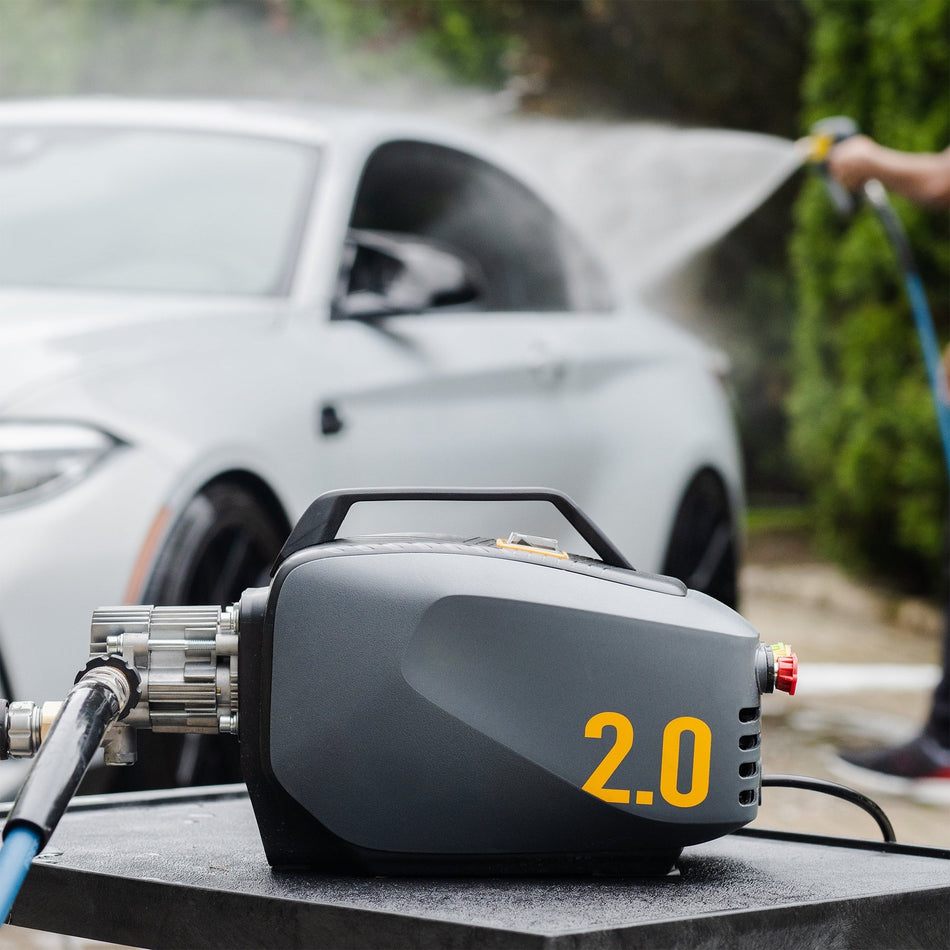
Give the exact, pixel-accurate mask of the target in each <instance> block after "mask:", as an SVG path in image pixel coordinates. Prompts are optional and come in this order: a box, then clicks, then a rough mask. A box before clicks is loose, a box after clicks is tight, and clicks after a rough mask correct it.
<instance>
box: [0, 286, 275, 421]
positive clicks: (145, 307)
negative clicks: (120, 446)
mask: <svg viewBox="0 0 950 950" xmlns="http://www.w3.org/2000/svg"><path fill="white" fill-rule="evenodd" d="M277 314H278V308H277V307H275V305H274V302H273V301H261V300H250V301H248V300H240V299H237V300H236V299H232V298H229V299H228V300H223V299H221V298H207V299H206V298H194V297H188V298H184V297H167V296H159V295H155V296H154V297H152V296H149V297H142V296H127V295H100V294H96V295H93V294H89V295H85V294H82V295H79V294H76V295H74V294H52V293H50V294H46V293H42V294H40V293H36V294H33V293H9V292H3V293H0V412H3V411H8V410H9V409H10V408H11V407H13V406H15V404H16V403H17V402H18V401H19V400H20V399H23V398H27V397H29V396H31V395H32V394H33V393H34V392H35V391H36V390H37V389H38V388H40V387H42V386H44V385H49V384H53V383H58V382H62V381H64V380H66V379H69V378H75V377H78V376H83V375H87V374H91V373H98V372H103V371H106V370H108V367H109V366H110V365H116V364H119V365H122V366H124V367H126V368H128V367H130V366H135V365H141V364H143V363H149V364H154V363H155V362H156V361H160V360H162V359H165V358H168V357H170V356H172V355H174V354H175V353H181V352H183V351H185V350H187V352H189V353H192V354H194V353H196V352H202V351H206V350H211V349H220V348H221V347H222V346H223V345H225V344H232V345H233V344H234V343H236V342H239V341H240V340H241V339H242V338H244V337H246V336H247V335H248V334H254V333H260V332H261V331H262V330H263V329H266V328H267V327H268V326H270V325H272V324H273V323H274V321H275V320H276V319H277Z"/></svg>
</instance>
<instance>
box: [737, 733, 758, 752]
mask: <svg viewBox="0 0 950 950" xmlns="http://www.w3.org/2000/svg"><path fill="white" fill-rule="evenodd" d="M758 744H759V734H758V733H757V732H754V733H752V735H749V736H739V748H740V749H742V750H743V751H744V752H745V751H747V750H749V749H754V748H756V747H757V746H758Z"/></svg>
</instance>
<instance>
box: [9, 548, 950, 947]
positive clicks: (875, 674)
mask: <svg viewBox="0 0 950 950" xmlns="http://www.w3.org/2000/svg"><path fill="white" fill-rule="evenodd" d="M741 587H742V613H743V614H744V615H745V616H746V618H747V619H748V620H749V621H750V622H751V623H752V624H754V625H755V626H756V627H757V628H758V629H759V631H760V633H761V634H762V638H763V640H765V641H766V642H768V643H774V642H777V641H783V642H786V643H790V644H791V645H792V647H793V648H794V649H795V651H796V652H797V653H798V655H799V658H800V660H801V664H802V666H801V675H800V678H799V689H798V691H797V692H796V695H795V696H793V697H790V696H786V695H785V694H784V693H780V694H775V695H771V696H766V697H765V702H764V704H763V722H762V749H763V771H764V773H765V774H770V773H779V772H781V773H790V774H795V775H805V776H810V777H814V778H821V779H826V780H830V781H840V780H841V779H840V777H839V776H838V775H836V774H835V772H834V771H833V766H834V760H835V750H836V749H838V748H842V747H844V748H858V747H867V746H872V745H876V744H880V743H891V742H895V743H896V742H900V741H903V740H904V739H907V738H910V737H911V736H913V735H914V734H915V733H916V731H917V729H918V728H919V726H920V724H921V723H922V722H923V720H924V718H925V716H926V712H927V709H928V707H929V699H930V690H931V689H932V684H933V683H934V682H935V680H934V677H935V675H936V665H937V663H938V659H939V649H940V632H941V629H942V627H941V624H942V618H941V616H940V614H939V612H938V611H937V610H936V609H935V608H934V607H933V606H931V605H929V604H926V603H923V602H920V601H914V600H907V599H902V598H899V597H896V596H894V595H893V594H891V593H889V592H887V591H884V590H881V589H878V588H874V587H871V586H868V585H865V584H860V583H856V582H854V581H853V580H850V579H849V578H848V577H846V576H845V574H844V573H843V572H842V571H841V570H839V569H838V568H836V567H835V566H833V565H831V564H828V563H826V562H823V561H821V560H819V559H817V558H815V557H814V556H813V555H812V553H811V552H810V550H809V548H808V545H807V544H806V543H804V542H803V540H802V539H801V537H800V536H799V535H797V534H794V533H786V534H782V533H774V532H773V533H771V534H766V535H761V536H756V537H753V538H752V540H751V541H750V543H749V549H748V551H747V556H746V565H745V567H744V569H743V575H742V584H741ZM851 784H854V783H851ZM855 787H859V786H857V785H855ZM861 790H863V791H865V792H866V793H868V794H870V795H871V797H872V798H874V800H875V801H877V802H878V804H880V805H881V806H882V807H883V809H884V811H885V812H886V813H887V815H888V817H889V818H890V819H891V822H892V823H893V825H894V829H895V831H896V834H897V840H898V841H900V842H904V843H908V844H922V845H928V846H931V847H942V848H950V805H945V806H935V805H925V804H921V803H918V802H915V801H911V800H908V799H906V798H903V797H899V796H893V795H886V794H880V793H878V792H876V791H872V790H870V789H861ZM754 827H761V828H775V829H782V830H788V831H801V832H810V833H814V834H826V835H840V836H844V837H856V838H872V839H879V838H880V832H879V830H878V828H877V825H876V824H875V822H874V820H873V819H872V818H871V817H870V816H868V815H867V814H865V812H863V811H861V810H860V809H859V808H857V807H856V806H854V805H852V804H849V803H847V802H843V801H839V800H837V799H834V798H830V797H828V796H825V795H820V794H817V793H815V792H811V791H799V790H792V789H784V788H766V789H765V790H764V794H763V805H762V808H761V809H760V811H759V817H758V819H756V822H755V823H754ZM111 946H112V945H106V944H98V943H95V942H93V941H87V940H81V939H78V938H74V937H61V936H56V935H53V934H41V933H36V932H33V931H26V930H20V929H19V928H15V927H6V928H4V930H3V932H2V933H0V947H3V948H13V950H92V948H94V947H95V948H98V950H103V948H106V947H111Z"/></svg>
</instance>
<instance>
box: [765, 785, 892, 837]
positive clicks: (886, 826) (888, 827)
mask: <svg viewBox="0 0 950 950" xmlns="http://www.w3.org/2000/svg"><path fill="white" fill-rule="evenodd" d="M762 787H763V788H767V787H771V788H803V789H807V790H808V791H810V792H822V793H823V794H825V795H833V796H834V797H835V798H843V799H844V800H845V801H846V802H851V804H852V805H857V806H858V808H863V809H864V811H866V812H867V813H868V814H869V815H870V816H871V817H872V818H873V819H874V820H875V821H876V822H877V826H878V828H880V829H881V833H882V834H883V835H884V840H885V841H886V842H888V843H889V844H891V843H894V842H896V841H897V836H896V835H895V834H894V826H893V825H892V824H891V821H890V819H889V818H888V817H887V815H885V814H884V809H883V808H881V806H880V805H878V803H877V802H876V801H874V800H873V799H870V798H868V797H867V795H862V794H861V792H856V791H855V790H854V789H853V788H848V787H847V786H846V785H838V784H837V783H836V782H826V781H824V780H823V779H820V778H805V777H804V776H802V775H763V776H762Z"/></svg>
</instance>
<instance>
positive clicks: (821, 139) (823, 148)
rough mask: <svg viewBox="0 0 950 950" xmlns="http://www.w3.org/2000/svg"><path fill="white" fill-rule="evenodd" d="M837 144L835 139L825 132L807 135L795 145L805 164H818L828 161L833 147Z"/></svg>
mask: <svg viewBox="0 0 950 950" xmlns="http://www.w3.org/2000/svg"><path fill="white" fill-rule="evenodd" d="M834 144H835V137H834V136H833V135H828V134H826V133H823V132H819V133H816V134H812V135H806V136H805V137H804V138H801V139H799V140H798V141H797V142H796V143H795V147H796V148H797V149H798V151H799V154H800V155H801V156H802V161H803V162H812V163H814V164H818V163H820V162H824V161H827V159H828V153H829V152H830V151H831V146H832V145H834Z"/></svg>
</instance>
